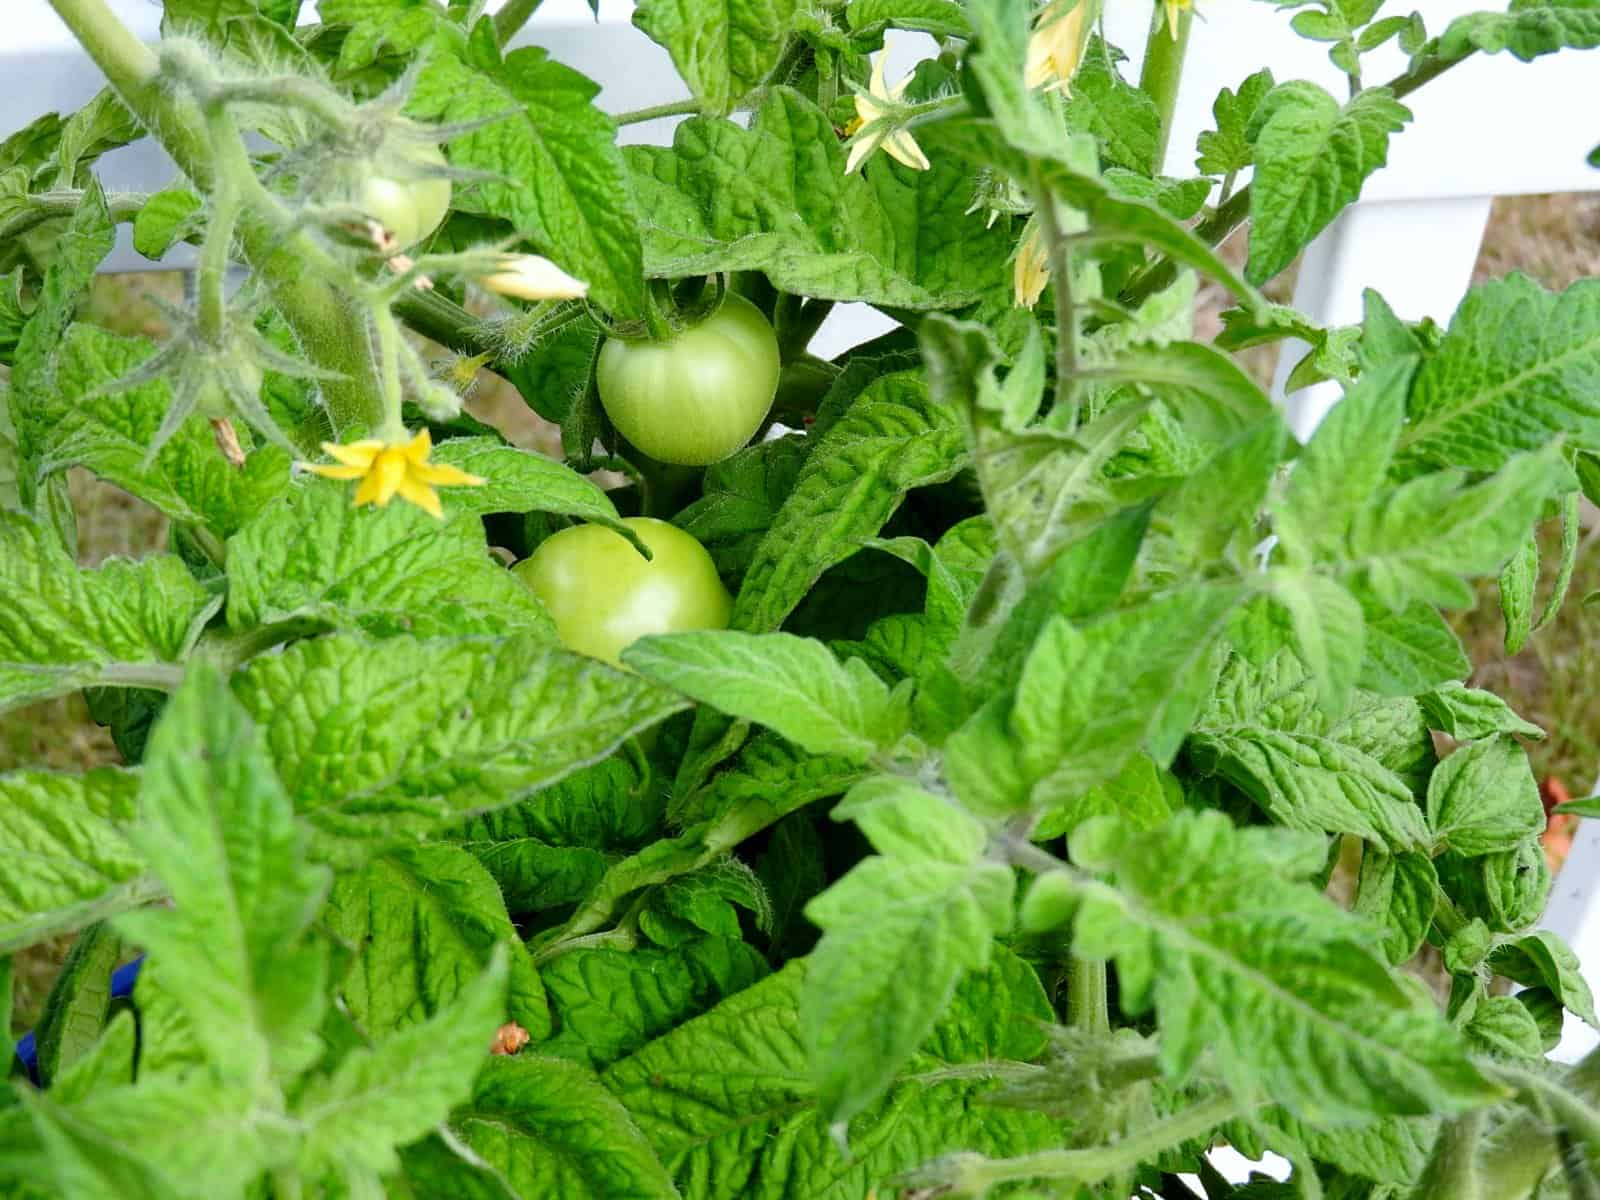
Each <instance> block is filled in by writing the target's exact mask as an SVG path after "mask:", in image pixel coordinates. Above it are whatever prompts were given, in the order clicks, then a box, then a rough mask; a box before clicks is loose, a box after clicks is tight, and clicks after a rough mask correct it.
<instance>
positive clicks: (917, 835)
mask: <svg viewBox="0 0 1600 1200" xmlns="http://www.w3.org/2000/svg"><path fill="white" fill-rule="evenodd" d="M833 819H834V820H835V821H854V822H855V823H856V825H858V826H859V827H860V829H861V832H862V833H864V834H866V835H867V840H868V841H869V842H871V843H872V846H873V849H875V850H876V851H877V852H878V853H879V854H883V855H887V856H888V857H890V858H895V859H900V860H903V861H905V862H908V863H912V862H916V861H918V860H920V859H931V860H933V861H936V862H946V863H957V864H961V863H971V862H973V861H975V860H976V859H977V858H978V856H979V855H980V854H982V853H983V848H984V846H985V845H986V844H987V843H988V840H989V835H988V831H987V830H985V829H984V827H983V826H982V825H981V824H980V823H979V822H978V821H977V820H975V819H974V818H973V817H972V816H970V815H969V814H967V813H965V812H963V811H962V810H961V809H959V808H957V807H956V806H955V805H953V804H951V803H950V802H949V801H948V800H943V799H940V798H939V797H938V796H935V795H933V794H932V793H931V792H928V791H926V790H924V789H923V788H921V787H919V786H917V784H916V783H914V782H913V781H912V780H910V779H906V778H904V777H903V776H899V775H874V776H870V777H869V778H867V779H863V780H862V781H861V782H860V783H858V784H856V785H855V787H853V788H851V789H850V791H849V793H848V794H847V795H846V796H845V798H844V799H843V800H841V801H840V802H839V804H838V805H837V806H836V807H835V808H834V810H833Z"/></svg>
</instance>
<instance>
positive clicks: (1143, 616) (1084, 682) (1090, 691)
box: [1010, 587, 1240, 804]
mask: <svg viewBox="0 0 1600 1200" xmlns="http://www.w3.org/2000/svg"><path fill="white" fill-rule="evenodd" d="M1239 599H1240V596H1239V593H1238V592H1237V590H1236V589H1234V588H1231V587H1193V588H1189V589H1187V590H1185V591H1182V592H1175V593H1172V594H1170V595H1168V596H1164V597H1161V598H1160V599H1157V600H1152V601H1150V602H1149V603H1147V604H1144V605H1141V606H1140V607H1137V608H1132V609H1127V610H1124V611H1122V612H1119V613H1115V614H1113V615H1111V616H1109V617H1107V618H1105V619H1103V620H1100V621H1096V622H1094V623H1092V624H1089V625H1087V626H1085V627H1083V628H1076V627H1074V626H1073V625H1072V623H1071V622H1069V621H1067V620H1064V619H1062V618H1056V619H1054V620H1052V621H1051V622H1050V623H1049V624H1047V625H1046V626H1045V627H1044V629H1043V631H1042V632H1041V633H1040V635H1039V639H1038V641H1037V642H1035V643H1034V647H1033V650H1032V652H1031V653H1030V654H1029V655H1028V659H1027V662H1026V664H1025V665H1024V667H1023V670H1022V678H1021V680H1020V682H1019V683H1018V685H1017V696H1016V708H1015V710H1014V711H1013V712H1012V714H1011V718H1010V726H1011V729H1012V731H1013V734H1014V736H1015V739H1016V742H1017V745H1018V747H1019V751H1020V755H1021V761H1022V767H1023V769H1024V770H1025V771H1026V772H1027V773H1028V776H1029V777H1030V778H1031V779H1033V780H1035V782H1034V784H1033V787H1032V790H1031V802H1032V803H1034V804H1058V803H1061V802H1063V801H1065V800H1068V799H1071V798H1072V797H1073V796H1074V795H1077V794H1080V793H1082V792H1086V791H1088V790H1089V789H1090V788H1092V787H1094V786H1095V785H1097V784H1099V783H1103V782H1105V781H1106V780H1108V779H1110V778H1111V777H1112V776H1114V775H1116V774H1117V772H1119V771H1120V770H1121V769H1122V768H1123V766H1124V764H1126V763H1127V762H1128V760H1129V759H1131V758H1132V757H1133V756H1134V754H1135V753H1137V752H1138V751H1139V750H1141V749H1143V750H1145V751H1146V752H1148V753H1149V754H1150V756H1151V757H1152V758H1153V759H1155V760H1156V762H1157V764H1159V765H1163V766H1164V765H1166V764H1167V763H1168V762H1170V761H1171V759H1172V756H1173V755H1174V754H1176V753H1177V750H1178V746H1179V744H1180V743H1181V742H1182V741H1183V738H1184V736H1185V735H1186V734H1187V733H1188V732H1189V728H1190V726H1191V724H1192V723H1193V722H1194V719H1195V717H1196V716H1197V715H1198V714H1199V711H1200V707H1201V705H1202V704H1203V703H1204V702H1205V698H1206V696H1207V695H1208V694H1209V692H1210V690H1211V684H1212V682H1213V680H1214V679H1215V671H1216V667H1215V655H1214V654H1213V649H1214V647H1215V645H1216V638H1217V637H1218V636H1219V635H1220V634H1221V632H1222V629H1223V626H1224V624H1225V622H1226V619H1227V617H1228V614H1229V612H1230V610H1231V609H1232V608H1233V606H1234V605H1235V604H1237V603H1238V601H1239Z"/></svg>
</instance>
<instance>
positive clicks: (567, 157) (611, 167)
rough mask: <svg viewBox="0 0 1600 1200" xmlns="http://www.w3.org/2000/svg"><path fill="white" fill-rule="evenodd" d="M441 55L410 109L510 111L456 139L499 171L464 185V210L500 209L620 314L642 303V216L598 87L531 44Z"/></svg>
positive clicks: (470, 161) (480, 163) (464, 159)
mask: <svg viewBox="0 0 1600 1200" xmlns="http://www.w3.org/2000/svg"><path fill="white" fill-rule="evenodd" d="M486 57H487V56H486V55H481V54H480V55H475V56H474V58H473V61H471V62H470V63H469V62H466V61H463V60H462V59H461V58H458V57H456V56H455V55H453V54H435V55H434V56H433V58H432V59H431V61H430V62H429V64H428V66H427V68H426V69H424V70H423V72H422V74H421V77H420V78H419V79H418V81H417V87H416V91H415V92H414V93H413V94H412V98H411V103H410V105H409V108H408V111H409V112H410V113H411V115H413V116H416V117H419V118H424V119H433V120H437V121H441V122H452V121H475V120H478V119H480V118H486V117H504V118H505V119H503V120H499V121H495V122H493V123H491V124H488V125H486V126H485V127H483V128H482V129H478V130H475V131H473V132H471V133H468V134H465V135H463V136H462V137H459V138H457V139H455V140H454V141H452V142H451V143H450V159H451V161H452V162H453V163H454V164H455V165H457V166H462V167H468V168H472V169H476V170H479V171H487V172H490V173H492V174H493V175H494V176H496V178H494V179H490V180H485V181H483V182H479V183H477V184H476V185H475V186H474V187H473V188H472V189H470V190H468V189H464V188H458V189H457V192H456V196H455V200H454V203H455V204H456V206H457V207H458V208H460V209H461V210H462V211H464V212H481V213H484V214H486V215H489V216H497V217H503V218H505V219H506V220H509V221H510V222H511V223H512V225H513V226H515V228H516V230H517V232H518V234H520V235H521V236H523V237H525V238H527V239H528V240H529V241H530V242H532V243H533V245H534V247H535V248H536V249H537V250H538V251H539V253H541V254H543V255H546V256H547V257H549V258H551V259H553V260H554V261H556V262H557V263H559V264H560V265H561V266H562V267H563V268H564V269H565V270H567V271H568V272H570V273H571V274H573V275H575V276H577V277H578V278H579V279H582V280H585V281H586V282H587V283H588V284H589V297H590V299H592V300H594V301H595V302H596V303H598V304H600V305H602V306H604V307H605V308H606V309H608V310H610V311H611V312H613V313H614V314H616V315H617V316H619V317H624V318H626V317H638V316H639V315H640V314H641V313H642V312H643V310H644V303H645V301H644V273H643V271H642V269H641V267H642V263H641V258H640V248H639V226H638V215H637V211H636V209H635V201H634V196H633V193H632V190H631V189H630V188H629V186H628V176H627V169H626V167H625V166H624V163H623V159H622V152H621V150H619V149H618V148H617V146H616V126H614V125H613V124H612V123H611V118H610V117H608V116H606V115H605V114H604V113H602V112H601V111H600V110H599V109H598V108H596V107H595V106H594V97H595V94H596V93H597V92H598V91H599V87H598V86H597V85H596V84H595V83H594V82H592V81H591V80H589V79H587V78H585V77H584V76H582V75H580V74H578V72H576V71H574V70H572V69H571V68H570V67H566V66H563V65H562V64H561V63H558V62H556V61H555V60H553V59H551V58H550V57H549V56H548V53H547V52H546V51H545V50H543V49H541V48H539V47H534V46H529V47H524V48H523V49H520V50H513V51H512V52H511V53H510V54H508V55H506V56H505V59H504V61H502V62H494V63H491V62H488V61H485V59H486Z"/></svg>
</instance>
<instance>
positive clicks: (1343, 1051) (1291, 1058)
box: [1072, 812, 1496, 1123]
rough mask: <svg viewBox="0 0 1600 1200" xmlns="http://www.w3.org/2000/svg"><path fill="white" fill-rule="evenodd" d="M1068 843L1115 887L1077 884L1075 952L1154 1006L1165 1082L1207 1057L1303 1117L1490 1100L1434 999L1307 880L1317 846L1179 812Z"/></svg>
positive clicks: (1315, 839)
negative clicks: (1408, 982)
mask: <svg viewBox="0 0 1600 1200" xmlns="http://www.w3.org/2000/svg"><path fill="white" fill-rule="evenodd" d="M1072 850H1073V855H1074V857H1075V858H1078V859H1080V860H1081V861H1082V863H1083V865H1085V866H1087V867H1089V868H1091V869H1094V870H1097V871H1107V872H1109V873H1110V880H1111V882H1110V883H1108V884H1102V885H1097V886H1095V887H1094V888H1092V889H1088V890H1086V891H1085V894H1084V898H1083V903H1082V906H1081V907H1080V909H1079V914H1078V919H1077V922H1076V925H1075V933H1076V938H1075V940H1074V943H1073V952H1074V953H1075V954H1078V955H1081V956H1083V957H1086V958H1091V959H1097V958H1111V959H1114V960H1115V961H1116V963H1117V967H1118V982H1119V994H1120V996H1121V998H1122V1004H1123V1007H1124V1009H1125V1010H1126V1011H1127V1012H1128V1013H1129V1014H1130V1015H1134V1014H1138V1013H1140V1012H1143V1011H1145V1010H1146V1009H1148V1008H1149V1007H1150V1006H1151V1005H1152V1004H1153V1005H1154V1007H1155V1009H1156V1012H1157V1015H1158V1019H1159V1021H1160V1028H1161V1033H1162V1042H1161V1057H1162V1060H1163V1062H1164V1064H1165V1065H1166V1067H1167V1069H1168V1070H1169V1071H1171V1072H1172V1073H1174V1074H1175V1075H1177V1076H1179V1077H1182V1076H1184V1075H1186V1074H1188V1073H1189V1072H1190V1071H1191V1070H1192V1069H1193V1067H1194V1065H1195V1063H1196V1061H1197V1059H1198V1058H1199V1057H1200V1056H1201V1054H1202V1053H1207V1052H1209V1053H1207V1060H1208V1062H1210V1063H1213V1064H1215V1066H1216V1067H1217V1069H1219V1070H1220V1071H1221V1073H1222V1075H1223V1078H1224V1079H1225V1080H1227V1082H1228V1085H1229V1087H1230V1089H1231V1090H1233V1091H1234V1092H1235V1093H1236V1094H1239V1095H1257V1094H1263V1093H1264V1094H1266V1095H1269V1096H1271V1097H1272V1098H1273V1099H1274V1100H1275V1101H1277V1102H1278V1103H1280V1104H1282V1105H1283V1106H1284V1107H1285V1108H1287V1109H1288V1110H1289V1111H1290V1112H1291V1113H1293V1114H1295V1115H1296V1116H1298V1117H1300V1118H1302V1119H1304V1120H1307V1121H1309V1122H1313V1123H1325V1122H1334V1121H1337V1120H1339V1119H1340V1118H1341V1116H1347V1117H1348V1119H1350V1120H1371V1119H1372V1117H1373V1116H1375V1115H1382V1114H1389V1113H1394V1114H1401V1115H1410V1114H1428V1113H1442V1112H1452V1111H1458V1110H1461V1109H1465V1108H1469V1107H1473V1106H1476V1105H1479V1104H1482V1103H1484V1102H1486V1101H1488V1100H1490V1099H1492V1098H1493V1097H1494V1096H1495V1095H1496V1089H1495V1088H1494V1087H1493V1086H1492V1085H1491V1084H1489V1083H1488V1082H1487V1081H1486V1080H1485V1079H1484V1078H1483V1077H1482V1076H1481V1075H1479V1074H1478V1072H1477V1071H1476V1069H1474V1068H1473V1067H1472V1065H1471V1064H1470V1063H1469V1062H1468V1061H1467V1059H1466V1057H1465V1055H1464V1053H1463V1051H1462V1047H1461V1043H1460V1041H1459V1039H1458V1038H1457V1036H1456V1034H1455V1032H1454V1030H1452V1029H1451V1028H1450V1027H1449V1025H1447V1024H1446V1023H1445V1021H1444V1019H1443V1017H1442V1016H1441V1015H1440V1014H1439V1012H1438V1011H1437V1009H1435V1008H1434V1006H1433V1004H1432V1002H1431V1001H1428V1000H1425V999H1423V998H1421V997H1420V996H1419V995H1418V994H1417V993H1416V992H1414V991H1413V990H1412V989H1410V988H1407V987H1404V986H1402V985H1401V984H1400V983H1399V982H1397V981H1396V980H1395V979H1394V978H1392V977H1391V976H1390V974H1389V972H1388V970H1387V968H1386V967H1385V965H1384V964H1383V962H1382V961H1381V960H1380V959H1379V958H1378V957H1377V956H1376V954H1375V953H1374V951H1373V949H1372V948H1371V947H1370V945H1369V942H1368V938H1369V936H1370V934H1369V932H1368V930H1367V927H1366V926H1365V925H1363V924H1361V923H1359V922H1357V921H1355V920H1353V919H1352V918H1351V917H1350V916H1349V915H1348V914H1346V913H1344V912H1342V911H1341V910H1340V909H1338V908H1337V907H1335V906H1334V905H1333V904H1332V903H1331V902H1329V901H1328V900H1327V899H1326V897H1324V896H1323V895H1321V894H1320V892H1319V891H1318V889H1317V888H1316V887H1315V886H1313V885H1311V884H1310V883H1308V882H1307V880H1308V879H1309V878H1310V877H1311V876H1312V875H1314V874H1317V873H1319V872H1320V871H1321V867H1322V863H1323V860H1324V857H1325V849H1324V844H1323V839H1322V837H1320V836H1318V835H1308V834H1292V833H1289V832H1286V831H1284V830H1276V829H1235V828H1233V827H1232V826H1231V825H1229V823H1228V820H1227V818H1226V817H1224V816H1222V815H1221V814H1220V813H1215V812H1206V813H1192V812H1190V813H1180V814H1178V815H1177V816H1176V817H1174V818H1173V820H1172V822H1171V823H1170V824H1169V825H1168V826H1167V827H1166V829H1164V830H1160V831H1157V832H1154V833H1152V832H1151V831H1148V830H1135V829H1134V828H1132V827H1129V826H1118V825H1116V824H1115V823H1113V822H1108V821H1106V822H1096V823H1094V824H1093V825H1090V826H1088V827H1085V828H1081V829H1079V831H1078V834H1077V837H1076V838H1075V839H1074V842H1073V846H1072Z"/></svg>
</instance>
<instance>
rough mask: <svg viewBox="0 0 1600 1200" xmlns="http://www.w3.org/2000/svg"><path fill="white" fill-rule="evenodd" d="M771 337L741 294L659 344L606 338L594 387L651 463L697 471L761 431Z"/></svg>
mask: <svg viewBox="0 0 1600 1200" xmlns="http://www.w3.org/2000/svg"><path fill="white" fill-rule="evenodd" d="M779 366H780V364H779V357H778V337H777V335H776V334H775V333H773V332H772V326H771V325H770V324H769V323H768V322H767V318H766V317H764V316H763V315H762V313H761V310H760V309H758V308H757V307H756V306H755V305H754V304H751V303H750V301H748V300H746V299H745V298H744V297H743V296H737V295H732V294H730V295H727V296H724V297H723V299H722V304H721V306H720V307H719V308H718V309H717V311H716V312H714V313H712V314H711V315H710V316H709V317H707V318H706V319H705V320H703V321H701V322H700V323H699V324H698V325H693V326H691V327H690V328H688V329H685V330H684V331H683V332H681V333H678V334H675V335H674V336H673V337H671V338H668V339H667V340H666V341H662V342H628V341H623V340H621V339H620V338H611V339H610V340H608V341H607V342H606V344H605V345H604V346H602V347H601V348H600V361H599V362H598V363H597V364H596V366H595V383H596V385H597V386H598V388H599V391H600V403H601V404H602V405H603V406H604V408H605V410H606V415H607V416H608V417H610V418H611V423H612V424H613V425H615V426H616V427H617V430H618V432H619V433H621V434H622V436H623V437H625V438H627V439H628V440H629V441H630V442H632V443H633V444H634V445H635V446H637V447H638V448H639V449H640V450H642V451H644V452H645V453H646V454H648V455H649V456H650V457H651V458H653V459H656V460H657V461H658V462H664V463H673V464H676V465H678V466H683V467H704V466H709V465H710V464H711V463H714V462H720V461H722V460H723V459H725V458H727V457H728V455H730V454H732V453H733V452H734V451H735V450H737V449H739V448H740V447H741V446H743V445H744V444H745V443H746V442H748V441H749V440H750V439H751V437H752V436H754V434H755V432H756V430H758V429H760V428H761V423H762V422H763V421H765V420H766V419H767V413H768V412H770V411H771V410H772V400H773V397H774V396H776V395H777V394H778V370H779Z"/></svg>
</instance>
